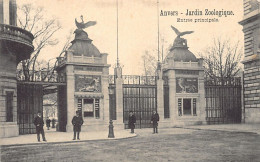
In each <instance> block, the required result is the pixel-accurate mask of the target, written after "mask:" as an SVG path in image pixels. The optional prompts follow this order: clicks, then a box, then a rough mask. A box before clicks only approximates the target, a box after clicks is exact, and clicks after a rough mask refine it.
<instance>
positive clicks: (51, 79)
mask: <svg viewBox="0 0 260 162" xmlns="http://www.w3.org/2000/svg"><path fill="white" fill-rule="evenodd" d="M25 73H28V74H29V75H28V76H29V78H26V76H25V75H24V72H23V71H22V70H19V71H17V74H16V75H17V80H18V81H19V82H46V83H66V76H65V73H57V72H56V71H41V70H40V71H33V70H30V71H28V72H25Z"/></svg>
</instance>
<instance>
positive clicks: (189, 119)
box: [162, 27, 205, 126]
mask: <svg viewBox="0 0 260 162" xmlns="http://www.w3.org/2000/svg"><path fill="white" fill-rule="evenodd" d="M172 28H173V29H174V31H176V34H177V35H178V37H177V38H176V39H175V40H174V43H173V46H172V48H171V49H170V51H169V53H168V54H167V56H166V58H165V60H164V62H163V65H162V70H163V73H164V75H165V76H167V77H168V85H169V109H170V110H169V111H170V125H171V126H182V125H194V124H203V123H204V122H205V87H204V68H203V65H202V63H203V60H201V59H197V58H196V57H195V55H194V54H193V53H192V52H190V51H189V50H188V46H187V40H186V39H183V38H181V37H180V36H181V35H184V34H182V33H181V32H179V31H178V30H177V29H176V28H174V27H172ZM177 31H178V32H177ZM185 33H188V34H189V33H192V32H185Z"/></svg>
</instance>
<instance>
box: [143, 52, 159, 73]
mask: <svg viewBox="0 0 260 162" xmlns="http://www.w3.org/2000/svg"><path fill="white" fill-rule="evenodd" d="M156 63H157V60H156V58H155V57H154V56H153V55H151V54H150V53H149V52H148V51H145V54H143V55H142V65H143V75H145V76H153V75H155V71H156V65H157V64H156Z"/></svg>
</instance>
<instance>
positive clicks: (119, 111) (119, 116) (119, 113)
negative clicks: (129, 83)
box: [114, 66, 124, 129]
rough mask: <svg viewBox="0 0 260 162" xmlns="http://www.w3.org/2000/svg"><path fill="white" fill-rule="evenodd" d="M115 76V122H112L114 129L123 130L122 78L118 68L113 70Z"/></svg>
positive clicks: (120, 70)
mask: <svg viewBox="0 0 260 162" xmlns="http://www.w3.org/2000/svg"><path fill="white" fill-rule="evenodd" d="M115 76H116V80H115V83H116V120H115V121H114V127H115V129H124V121H123V115H124V112H123V78H122V68H121V67H120V66H118V67H116V68H115Z"/></svg>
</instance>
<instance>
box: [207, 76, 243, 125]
mask: <svg viewBox="0 0 260 162" xmlns="http://www.w3.org/2000/svg"><path fill="white" fill-rule="evenodd" d="M241 88H242V87H241V81H240V78H216V79H214V80H212V79H208V78H206V80H205V98H206V121H207V123H208V124H222V123H240V122H241Z"/></svg>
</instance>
